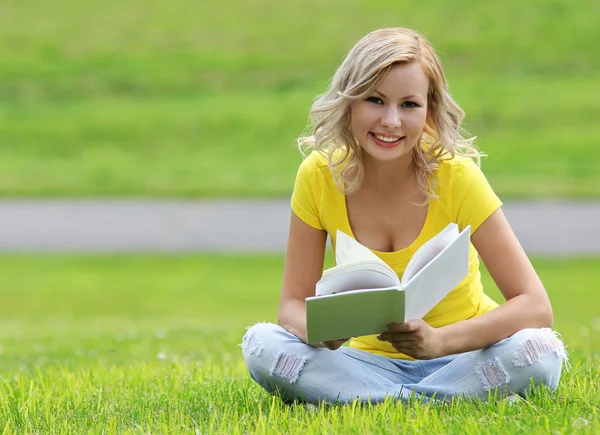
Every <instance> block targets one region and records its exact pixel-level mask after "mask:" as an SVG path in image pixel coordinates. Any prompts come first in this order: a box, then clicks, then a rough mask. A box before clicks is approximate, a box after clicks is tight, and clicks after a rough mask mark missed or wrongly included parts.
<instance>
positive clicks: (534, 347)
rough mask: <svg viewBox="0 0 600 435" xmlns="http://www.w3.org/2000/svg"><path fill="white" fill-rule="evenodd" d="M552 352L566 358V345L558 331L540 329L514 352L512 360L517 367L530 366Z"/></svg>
mask: <svg viewBox="0 0 600 435" xmlns="http://www.w3.org/2000/svg"><path fill="white" fill-rule="evenodd" d="M550 352H554V353H555V354H556V355H557V356H559V357H561V358H563V359H566V356H567V355H566V353H565V346H564V344H563V343H562V341H561V340H560V339H559V338H558V337H557V336H556V333H555V332H553V331H550V330H538V331H535V333H534V334H533V336H532V337H530V338H528V339H527V340H525V341H524V342H523V344H522V345H521V347H520V348H519V349H518V350H517V351H516V352H515V353H514V355H513V356H514V358H513V360H512V362H513V365H514V366H515V367H525V366H529V365H531V364H533V363H534V362H536V361H539V360H541V359H542V358H543V357H544V355H546V354H548V353H550Z"/></svg>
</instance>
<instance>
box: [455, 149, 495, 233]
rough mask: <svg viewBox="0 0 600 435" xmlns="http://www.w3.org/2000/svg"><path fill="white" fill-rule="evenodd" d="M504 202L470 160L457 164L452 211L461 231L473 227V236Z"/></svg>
mask: <svg viewBox="0 0 600 435" xmlns="http://www.w3.org/2000/svg"><path fill="white" fill-rule="evenodd" d="M501 206H502V201H500V198H498V196H497V195H496V193H495V192H494V190H493V189H492V187H491V186H490V183H489V182H488V180H487V178H486V177H485V175H484V174H483V172H482V171H481V169H480V168H479V166H477V164H476V163H475V162H474V161H473V160H472V159H470V158H465V159H464V160H463V159H461V160H460V162H457V165H456V167H455V172H454V179H453V183H452V211H453V215H454V219H455V222H456V223H457V224H458V226H459V228H460V230H462V229H463V228H465V227H466V226H467V225H471V234H473V233H474V232H475V231H476V230H477V228H479V226H480V225H481V224H482V223H484V222H485V221H486V219H487V218H489V217H490V216H491V215H492V213H494V212H495V211H496V210H497V209H498V208H500V207H501Z"/></svg>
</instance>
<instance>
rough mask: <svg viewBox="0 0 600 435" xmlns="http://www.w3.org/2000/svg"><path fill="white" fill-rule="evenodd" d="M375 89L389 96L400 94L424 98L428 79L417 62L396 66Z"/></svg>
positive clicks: (427, 87) (427, 88)
mask: <svg viewBox="0 0 600 435" xmlns="http://www.w3.org/2000/svg"><path fill="white" fill-rule="evenodd" d="M375 89H376V90H378V91H380V92H382V93H384V94H385V95H389V96H396V95H397V94H402V95H420V96H422V97H426V96H427V92H428V90H429V79H428V78H427V76H426V75H425V72H424V71H423V67H422V66H421V64H420V63H419V62H411V63H406V64H397V65H394V66H392V67H391V68H390V70H389V71H388V72H387V73H386V74H385V75H384V76H383V77H382V78H381V81H380V82H379V83H378V84H377V86H375Z"/></svg>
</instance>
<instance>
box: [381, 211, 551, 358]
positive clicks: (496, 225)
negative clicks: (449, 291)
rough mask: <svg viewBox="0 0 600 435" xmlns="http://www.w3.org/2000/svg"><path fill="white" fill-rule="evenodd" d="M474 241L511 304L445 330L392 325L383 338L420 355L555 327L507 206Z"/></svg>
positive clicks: (445, 352) (473, 347)
mask: <svg viewBox="0 0 600 435" xmlns="http://www.w3.org/2000/svg"><path fill="white" fill-rule="evenodd" d="M471 241H472V243H473V245H474V246H475V249H477V252H478V253H479V255H480V256H481V259H482V260H483V262H484V264H485V265H486V267H487V269H488V271H489V273H490V275H491V277H492V278H493V280H494V282H495V283H496V285H497V286H498V288H499V289H500V291H501V292H502V295H503V296H504V298H505V299H506V302H505V303H504V304H502V305H501V306H499V307H498V308H496V309H494V310H492V311H490V312H488V313H485V314H482V315H481V316H478V317H475V318H472V319H468V320H463V321H461V322H457V323H454V324H452V325H448V326H444V327H441V328H437V329H436V328H432V327H430V326H428V325H427V324H426V323H425V322H424V321H423V320H411V321H409V322H405V323H402V324H392V325H390V327H389V332H384V333H382V334H381V335H380V337H381V338H380V339H382V340H388V341H390V342H391V343H392V344H393V345H394V347H395V348H396V350H398V351H399V352H403V353H406V354H407V355H410V356H412V357H415V358H419V359H430V358H436V357H440V356H444V355H451V354H456V353H462V352H468V351H472V350H476V349H481V348H484V347H486V346H489V345H492V344H494V343H497V342H498V341H500V340H502V339H504V338H507V337H509V336H511V335H513V334H514V333H516V332H517V331H520V330H521V329H525V328H542V327H551V326H552V307H551V305H550V301H549V299H548V295H547V294H546V290H545V288H544V286H543V284H542V282H541V281H540V279H539V277H538V275H537V273H536V272H535V270H534V268H533V266H532V265H531V263H530V262H529V259H528V258H527V255H526V254H525V251H523V248H522V247H521V245H520V243H519V241H518V240H517V238H516V236H515V234H514V233H513V231H512V229H511V227H510V224H509V223H508V220H507V219H506V216H505V215H504V212H503V211H502V209H498V210H496V211H495V212H494V213H493V214H492V215H491V216H490V217H489V218H488V219H487V220H486V221H485V222H484V223H483V224H481V226H480V227H479V228H478V229H477V231H476V232H475V233H473V235H472V236H471Z"/></svg>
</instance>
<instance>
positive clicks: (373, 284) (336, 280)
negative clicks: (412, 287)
mask: <svg viewBox="0 0 600 435" xmlns="http://www.w3.org/2000/svg"><path fill="white" fill-rule="evenodd" d="M392 275H393V276H390V272H389V271H388V270H387V268H385V267H382V266H381V265H380V264H379V263H376V262H373V261H370V262H359V263H349V264H343V265H341V266H336V267H334V268H332V269H328V270H327V271H326V273H325V274H323V278H321V279H320V280H319V282H317V286H316V291H315V293H316V295H318V296H320V295H330V294H333V293H342V292H346V291H350V290H360V289H377V288H384V287H399V286H400V280H399V279H398V275H396V274H392Z"/></svg>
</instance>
